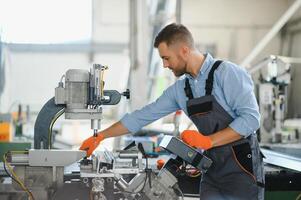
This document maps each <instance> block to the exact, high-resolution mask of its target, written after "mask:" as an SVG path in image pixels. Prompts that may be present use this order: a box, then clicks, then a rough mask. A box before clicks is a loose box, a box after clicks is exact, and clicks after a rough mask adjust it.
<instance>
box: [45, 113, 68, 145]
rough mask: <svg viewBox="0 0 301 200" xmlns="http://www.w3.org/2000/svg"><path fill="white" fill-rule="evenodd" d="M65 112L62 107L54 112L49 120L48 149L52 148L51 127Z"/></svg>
mask: <svg viewBox="0 0 301 200" xmlns="http://www.w3.org/2000/svg"><path fill="white" fill-rule="evenodd" d="M64 112H65V108H63V109H62V110H60V111H59V112H58V113H56V115H55V116H54V118H53V119H52V120H51V122H50V126H49V129H48V141H49V142H48V149H51V148H52V142H51V141H52V127H53V125H54V123H55V122H56V120H57V119H58V118H59V117H60V116H61V115H62V114H63V113H64Z"/></svg>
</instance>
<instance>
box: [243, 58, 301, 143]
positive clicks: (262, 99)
mask: <svg viewBox="0 0 301 200" xmlns="http://www.w3.org/2000/svg"><path fill="white" fill-rule="evenodd" d="M293 63H301V59H300V58H291V57H284V56H275V55H270V56H268V57H266V58H264V59H263V60H261V61H260V62H258V63H257V64H255V65H254V66H253V67H252V68H249V69H248V71H249V73H251V74H252V75H253V77H255V82H258V87H257V91H258V92H257V96H258V100H259V108H260V113H261V123H260V124H261V127H260V139H261V142H262V143H281V142H297V141H294V140H295V139H296V137H295V136H294V133H291V134H290V133H286V132H285V131H284V121H285V119H286V116H287V111H288V109H287V108H288V106H287V105H288V86H289V84H290V83H291V74H290V71H291V64H293Z"/></svg>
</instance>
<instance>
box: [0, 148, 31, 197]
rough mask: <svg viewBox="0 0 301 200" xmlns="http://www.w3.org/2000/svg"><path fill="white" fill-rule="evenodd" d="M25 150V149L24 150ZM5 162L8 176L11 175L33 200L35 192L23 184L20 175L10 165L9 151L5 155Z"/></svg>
mask: <svg viewBox="0 0 301 200" xmlns="http://www.w3.org/2000/svg"><path fill="white" fill-rule="evenodd" d="M15 152H21V151H15ZM23 152H25V151H23ZM3 162H4V170H5V172H6V173H7V175H8V176H10V177H11V178H12V179H13V180H14V181H15V182H16V183H18V185H19V186H20V187H21V188H22V189H23V190H24V191H25V192H26V193H27V194H28V196H29V198H30V199H31V200H34V197H33V194H32V193H31V191H30V190H29V189H28V188H27V187H26V186H25V185H24V184H23V182H22V181H21V180H20V179H19V177H18V176H17V175H16V174H15V172H14V170H13V169H12V167H11V166H10V164H9V163H8V162H7V153H5V154H4V155H3ZM6 166H7V167H8V170H9V171H10V174H9V173H8V171H7V169H6Z"/></svg>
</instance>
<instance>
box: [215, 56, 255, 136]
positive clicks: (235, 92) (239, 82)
mask: <svg viewBox="0 0 301 200" xmlns="http://www.w3.org/2000/svg"><path fill="white" fill-rule="evenodd" d="M223 65H227V66H224V67H221V73H220V74H221V78H220V79H219V80H221V83H220V84H221V86H222V88H223V92H224V96H225V99H226V101H227V103H228V104H229V106H230V107H231V108H232V110H233V112H234V113H235V115H236V116H235V117H234V120H233V121H232V122H231V123H230V125H229V126H230V127H231V128H232V129H233V130H235V131H236V132H237V133H239V134H240V135H242V136H244V137H247V136H249V135H250V134H253V133H255V132H256V130H257V129H258V128H259V126H260V113H259V108H258V104H257V101H256V98H255V94H254V91H253V89H254V86H253V81H252V78H251V76H250V75H249V74H248V73H247V72H246V70H245V69H243V68H241V67H239V66H237V65H235V64H233V63H230V62H225V63H223Z"/></svg>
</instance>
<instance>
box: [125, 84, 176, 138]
mask: <svg viewBox="0 0 301 200" xmlns="http://www.w3.org/2000/svg"><path fill="white" fill-rule="evenodd" d="M175 90H176V88H175V85H172V86H170V87H168V88H167V89H166V90H165V91H164V92H163V94H162V95H161V96H160V97H159V98H158V99H157V100H156V101H155V102H153V103H150V104H148V105H146V106H144V107H143V108H141V109H139V110H136V111H134V112H132V113H127V114H126V115H125V116H124V117H123V118H122V119H121V120H120V121H121V123H122V124H123V125H124V126H125V127H126V128H127V129H128V130H129V131H130V132H131V133H135V132H137V131H139V130H140V129H141V128H142V127H144V126H146V125H148V124H150V123H152V122H154V121H156V120H157V119H160V118H161V117H164V116H166V115H168V114H170V113H172V112H174V111H176V110H178V109H179V105H178V103H177V101H176V99H175V93H176V91H175Z"/></svg>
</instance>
